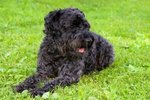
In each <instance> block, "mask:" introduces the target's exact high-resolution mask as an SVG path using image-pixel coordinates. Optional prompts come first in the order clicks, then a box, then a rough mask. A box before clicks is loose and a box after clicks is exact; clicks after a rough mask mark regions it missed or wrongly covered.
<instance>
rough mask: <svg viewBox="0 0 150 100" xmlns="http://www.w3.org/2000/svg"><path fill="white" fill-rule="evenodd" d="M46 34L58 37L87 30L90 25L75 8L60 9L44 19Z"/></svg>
mask: <svg viewBox="0 0 150 100" xmlns="http://www.w3.org/2000/svg"><path fill="white" fill-rule="evenodd" d="M44 20H45V24H44V25H45V29H44V32H45V33H46V34H52V35H60V34H58V33H59V32H60V33H66V32H67V33H68V32H73V31H74V32H75V31H76V30H89V28H90V24H89V23H88V22H87V20H86V19H85V15H84V14H83V12H82V11H80V10H79V9H77V8H67V9H60V10H55V11H52V12H50V13H49V14H48V15H47V16H46V17H45V18H44Z"/></svg>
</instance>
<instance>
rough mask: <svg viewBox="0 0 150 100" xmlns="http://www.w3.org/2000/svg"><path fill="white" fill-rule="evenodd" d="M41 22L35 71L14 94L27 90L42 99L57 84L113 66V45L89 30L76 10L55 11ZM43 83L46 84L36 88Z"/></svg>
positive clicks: (86, 22) (76, 79)
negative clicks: (41, 39)
mask: <svg viewBox="0 0 150 100" xmlns="http://www.w3.org/2000/svg"><path fill="white" fill-rule="evenodd" d="M44 20H45V24H44V26H45V29H44V33H45V37H44V39H43V42H42V44H41V46H40V49H39V53H38V64H37V71H36V72H35V73H34V74H33V75H31V76H29V77H28V78H26V79H25V80H24V81H23V82H21V83H20V84H19V85H17V86H15V91H17V92H20V93H21V92H22V91H23V90H29V92H30V93H31V95H32V96H33V97H34V96H36V95H40V96H42V95H43V94H44V93H45V92H48V91H53V90H54V89H55V87H56V86H58V85H59V86H67V85H71V84H73V83H77V82H78V81H79V79H80V77H81V76H82V75H83V74H88V73H89V72H92V71H94V70H102V69H103V68H106V67H107V66H109V65H110V64H112V63H113V61H114V51H113V47H112V45H111V44H110V43H109V42H108V41H107V40H106V39H104V38H103V37H101V36H99V35H97V34H95V33H93V32H91V31H89V29H90V24H89V23H88V21H87V20H86V19H85V15H84V13H83V12H82V11H80V10H79V9H76V8H66V9H59V10H55V11H52V12H50V13H49V14H48V15H47V16H46V17H45V19H44ZM50 78H52V79H51V80H50ZM43 80H46V83H45V85H44V86H43V87H38V84H39V83H40V82H42V81H43Z"/></svg>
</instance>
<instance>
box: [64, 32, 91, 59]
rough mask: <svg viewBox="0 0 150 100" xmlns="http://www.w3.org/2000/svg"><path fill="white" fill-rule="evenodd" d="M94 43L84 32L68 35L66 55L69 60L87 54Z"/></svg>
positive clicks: (88, 33) (89, 35)
mask: <svg viewBox="0 0 150 100" xmlns="http://www.w3.org/2000/svg"><path fill="white" fill-rule="evenodd" d="M93 42H94V36H93V35H92V34H91V33H90V32H89V31H86V30H83V31H78V32H76V33H74V34H73V35H70V37H69V39H68V41H67V44H66V45H67V50H66V51H67V53H68V55H67V56H68V57H69V58H71V59H74V58H77V57H82V56H83V55H86V54H88V52H89V50H90V48H91V47H92V45H93Z"/></svg>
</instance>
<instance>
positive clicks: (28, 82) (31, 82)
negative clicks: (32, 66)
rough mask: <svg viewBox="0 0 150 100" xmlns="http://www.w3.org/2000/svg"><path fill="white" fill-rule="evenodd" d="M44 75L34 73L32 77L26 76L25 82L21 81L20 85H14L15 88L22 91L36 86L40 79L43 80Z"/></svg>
mask: <svg viewBox="0 0 150 100" xmlns="http://www.w3.org/2000/svg"><path fill="white" fill-rule="evenodd" d="M43 78H44V77H43V76H42V74H39V73H38V74H34V75H31V76H30V77H28V78H26V79H25V80H24V81H23V82H21V83H20V84H19V85H16V86H14V87H13V90H14V91H16V92H19V93H21V92H22V91H24V90H29V89H33V88H36V85H37V83H38V82H39V81H41V80H42V79H43Z"/></svg>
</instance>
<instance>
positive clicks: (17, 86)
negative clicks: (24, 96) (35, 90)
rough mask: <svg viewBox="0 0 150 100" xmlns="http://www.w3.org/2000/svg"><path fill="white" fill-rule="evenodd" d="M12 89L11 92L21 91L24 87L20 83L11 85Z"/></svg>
mask: <svg viewBox="0 0 150 100" xmlns="http://www.w3.org/2000/svg"><path fill="white" fill-rule="evenodd" d="M12 90H13V92H14V93H15V92H18V93H21V92H23V91H24V88H23V86H22V85H16V86H12Z"/></svg>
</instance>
